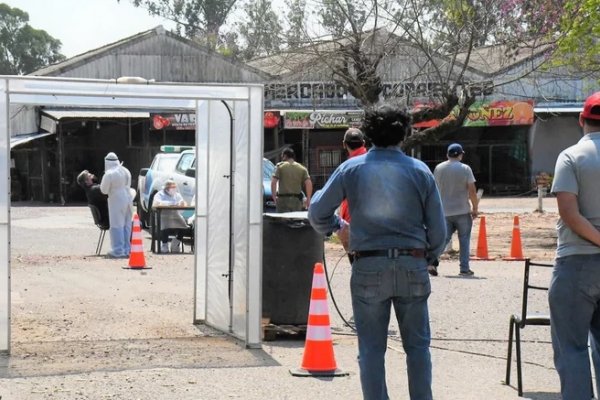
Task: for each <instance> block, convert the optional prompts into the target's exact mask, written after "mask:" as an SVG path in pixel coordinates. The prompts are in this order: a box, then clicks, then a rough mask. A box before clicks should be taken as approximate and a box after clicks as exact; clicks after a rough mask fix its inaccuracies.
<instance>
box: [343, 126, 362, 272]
mask: <svg viewBox="0 0 600 400" xmlns="http://www.w3.org/2000/svg"><path fill="white" fill-rule="evenodd" d="M342 146H344V149H346V151H347V152H348V158H352V157H356V156H360V155H363V154H365V153H366V152H367V148H366V147H365V136H364V135H363V133H362V132H361V130H360V129H358V128H348V130H347V131H346V133H345V134H344V141H343V142H342ZM340 218H342V219H343V220H344V221H346V222H348V223H350V218H351V217H350V209H349V208H348V200H344V201H342V204H340ZM344 232H345V235H344V236H343V237H340V240H341V242H342V245H343V246H344V250H346V251H348V240H349V238H350V232H349V230H345V231H344ZM348 258H349V259H350V263H352V262H353V261H354V256H353V255H352V254H350V253H348Z"/></svg>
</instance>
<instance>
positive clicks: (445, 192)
mask: <svg viewBox="0 0 600 400" xmlns="http://www.w3.org/2000/svg"><path fill="white" fill-rule="evenodd" d="M464 154H465V152H464V150H463V148H462V146H461V145H460V144H458V143H453V144H451V145H450V146H448V152H447V156H448V160H447V161H444V162H442V163H440V164H438V165H437V166H436V167H435V170H434V171H433V175H434V176H435V182H436V183H437V186H438V189H439V191H440V196H441V198H442V205H443V206H444V215H445V217H446V230H447V233H446V241H447V242H446V245H447V244H448V242H449V241H450V240H452V235H453V234H454V232H456V231H458V243H459V247H460V249H459V251H460V272H459V275H461V276H471V275H473V274H474V273H473V271H472V270H471V268H470V267H469V255H470V252H471V249H470V248H471V227H472V226H473V218H475V217H476V216H477V205H478V199H477V190H476V189H475V177H474V176H473V171H472V170H471V167H469V166H468V165H466V164H463V163H462V158H463V155H464ZM469 200H470V201H471V205H469ZM430 273H431V274H432V275H437V270H435V269H434V270H431V269H430Z"/></svg>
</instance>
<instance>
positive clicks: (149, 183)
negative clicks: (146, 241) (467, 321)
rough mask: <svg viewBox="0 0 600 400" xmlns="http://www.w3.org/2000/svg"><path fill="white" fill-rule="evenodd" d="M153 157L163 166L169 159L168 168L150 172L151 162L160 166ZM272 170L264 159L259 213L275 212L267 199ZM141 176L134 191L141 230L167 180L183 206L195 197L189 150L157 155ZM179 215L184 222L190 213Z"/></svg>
mask: <svg viewBox="0 0 600 400" xmlns="http://www.w3.org/2000/svg"><path fill="white" fill-rule="evenodd" d="M161 149H162V148H161ZM165 154H171V155H172V154H175V156H176V157H175V161H174V162H173V160H172V156H165ZM157 157H158V159H161V158H164V159H165V164H167V162H166V159H167V158H168V157H171V158H169V161H168V163H169V167H168V168H167V167H166V166H165V169H164V170H162V169H161V170H159V169H158V165H157V168H156V169H153V166H154V163H155V162H156V163H158V164H160V161H157V160H158V159H157ZM173 164H174V166H173ZM144 170H147V171H144ZM274 170H275V165H273V163H272V162H271V161H269V160H267V159H266V158H263V211H274V210H275V204H274V203H273V200H272V199H271V175H272V174H273V171H274ZM142 173H144V177H143V178H145V179H144V181H143V185H142V186H139V187H138V193H139V201H138V216H139V217H140V221H141V224H142V226H144V227H145V228H148V227H149V226H150V221H149V219H150V215H149V214H150V213H149V210H151V209H152V201H153V200H154V195H155V194H156V193H157V192H158V191H159V190H161V189H162V187H163V184H164V182H165V181H166V180H167V179H172V180H174V181H175V182H176V183H177V188H178V189H179V193H181V196H182V197H183V199H184V200H185V201H186V203H188V204H192V201H193V199H194V195H195V194H196V152H195V150H194V149H193V148H188V149H185V150H183V151H181V152H180V153H159V154H157V155H156V157H155V159H154V160H153V161H152V165H151V167H150V168H143V169H142V170H141V171H140V178H142V176H141V175H142ZM138 182H139V180H138ZM183 214H184V217H185V218H187V217H189V216H191V215H192V214H193V213H192V212H185V213H183ZM187 214H189V215H187Z"/></svg>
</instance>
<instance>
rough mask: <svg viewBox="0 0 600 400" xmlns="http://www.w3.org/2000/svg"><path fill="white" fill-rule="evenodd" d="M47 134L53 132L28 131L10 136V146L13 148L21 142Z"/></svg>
mask: <svg viewBox="0 0 600 400" xmlns="http://www.w3.org/2000/svg"><path fill="white" fill-rule="evenodd" d="M48 135H53V133H52V132H36V133H28V134H26V135H17V136H12V137H11V138H10V148H11V149H13V148H15V147H17V146H19V145H21V144H25V143H27V142H30V141H32V140H34V139H39V138H42V137H44V136H48Z"/></svg>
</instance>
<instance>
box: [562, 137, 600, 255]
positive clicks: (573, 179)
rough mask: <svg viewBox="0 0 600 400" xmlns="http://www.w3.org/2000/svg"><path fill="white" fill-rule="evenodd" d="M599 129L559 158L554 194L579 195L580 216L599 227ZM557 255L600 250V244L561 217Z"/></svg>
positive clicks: (589, 252) (566, 150)
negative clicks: (574, 229)
mask: <svg viewBox="0 0 600 400" xmlns="http://www.w3.org/2000/svg"><path fill="white" fill-rule="evenodd" d="M599 154H600V132H596V133H590V134H587V135H585V136H584V137H583V138H581V140H579V142H578V143H577V144H575V145H573V146H571V147H569V148H567V149H565V150H564V151H563V152H562V153H560V155H559V156H558V159H557V160H556V167H555V170H554V179H553V181H552V193H558V192H568V193H572V194H574V195H576V196H577V204H578V206H579V212H580V213H581V215H582V216H583V217H584V218H585V219H587V220H588V221H590V222H591V223H592V225H594V226H595V227H596V228H597V229H600V184H599V182H600V155H599ZM556 229H557V232H558V246H557V248H556V257H564V256H568V255H573V254H596V253H600V247H598V246H596V245H594V244H592V243H590V242H589V241H587V240H585V239H584V238H582V237H581V236H579V235H578V234H576V233H575V232H573V231H572V230H571V229H570V228H569V227H568V226H567V225H566V224H565V223H564V222H563V221H562V219H559V220H558V223H557V224H556Z"/></svg>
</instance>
